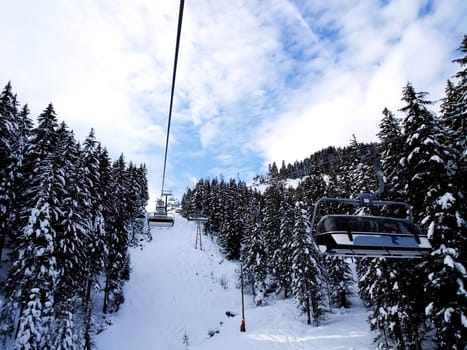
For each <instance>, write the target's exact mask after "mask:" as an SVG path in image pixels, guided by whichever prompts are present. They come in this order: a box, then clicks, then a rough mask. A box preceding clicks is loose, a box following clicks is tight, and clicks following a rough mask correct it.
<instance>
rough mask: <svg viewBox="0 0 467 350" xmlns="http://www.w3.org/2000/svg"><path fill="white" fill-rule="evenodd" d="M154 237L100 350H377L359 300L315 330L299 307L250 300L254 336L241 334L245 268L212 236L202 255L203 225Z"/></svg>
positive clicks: (184, 225) (181, 225) (136, 256)
mask: <svg viewBox="0 0 467 350" xmlns="http://www.w3.org/2000/svg"><path fill="white" fill-rule="evenodd" d="M152 234H153V238H154V239H153V241H152V242H150V243H148V244H147V245H146V247H145V248H144V249H143V250H139V249H135V250H133V251H132V252H131V261H132V274H131V280H130V281H129V282H128V284H127V285H126V288H125V303H124V304H123V306H122V308H121V310H120V311H119V312H118V313H117V314H115V315H114V316H113V323H114V324H113V325H112V326H110V327H109V328H108V329H107V330H106V331H105V332H103V333H101V334H100V335H99V336H98V337H97V339H96V345H97V347H98V349H101V350H118V349H125V350H127V349H139V350H145V349H158V350H177V349H180V350H184V349H191V350H198V349H199V350H200V349H203V350H223V349H225V350H233V349H235V350H238V349H242V350H249V349H251V350H263V349H264V350H270V349H288V350H298V349H301V350H304V349H312V350H314V349H323V350H331V349H336V350H337V349H346V350H349V349H355V350H357V349H374V345H372V335H371V333H370V331H369V325H368V323H367V322H366V311H365V309H364V307H363V306H362V305H361V304H360V303H359V301H358V299H355V300H353V306H352V308H350V309H348V310H345V311H341V310H335V312H334V313H330V314H328V316H327V319H326V320H324V321H323V322H322V324H321V325H320V326H319V327H312V326H309V325H306V323H305V318H304V316H303V315H301V314H300V312H299V311H298V310H297V308H296V306H295V304H294V303H293V300H291V299H288V300H272V301H270V303H269V305H267V306H264V307H256V306H254V305H253V303H252V297H251V295H246V296H245V302H246V307H245V319H246V332H245V333H241V332H240V321H241V294H240V289H239V288H238V269H239V265H238V264H237V263H234V262H230V261H227V260H225V259H223V257H222V254H220V252H219V249H218V247H217V245H216V244H215V243H214V242H211V240H210V239H209V238H208V237H206V236H204V235H203V236H202V238H203V241H202V244H203V250H200V249H199V247H198V249H195V238H196V224H195V223H193V222H189V221H187V220H185V219H183V218H181V217H180V216H177V217H176V222H175V226H174V227H173V228H171V229H167V228H155V229H153V231H152ZM227 311H230V312H232V313H235V314H236V316H235V317H228V316H227V315H226V312H227Z"/></svg>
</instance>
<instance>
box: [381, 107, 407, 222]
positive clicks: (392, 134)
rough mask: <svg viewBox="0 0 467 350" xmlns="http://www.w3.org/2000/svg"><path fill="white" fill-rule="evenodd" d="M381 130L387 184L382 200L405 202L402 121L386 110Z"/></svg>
mask: <svg viewBox="0 0 467 350" xmlns="http://www.w3.org/2000/svg"><path fill="white" fill-rule="evenodd" d="M379 128H380V129H379V132H378V134H377V136H378V137H379V139H380V142H381V144H380V148H381V159H380V164H381V170H382V172H383V174H384V182H385V184H384V192H383V194H382V198H383V199H387V200H392V201H397V200H401V201H404V199H403V193H404V191H403V183H402V182H401V181H400V173H401V171H402V168H401V164H400V159H401V158H402V157H403V153H402V152H403V150H404V142H405V140H404V137H403V136H402V130H401V126H400V120H399V119H398V118H397V117H396V116H395V115H394V113H392V112H391V111H390V110H388V109H387V108H384V110H383V118H382V120H381V122H380V124H379ZM396 210H397V208H396ZM391 215H399V216H401V217H405V215H406V213H399V214H398V213H394V214H393V213H391Z"/></svg>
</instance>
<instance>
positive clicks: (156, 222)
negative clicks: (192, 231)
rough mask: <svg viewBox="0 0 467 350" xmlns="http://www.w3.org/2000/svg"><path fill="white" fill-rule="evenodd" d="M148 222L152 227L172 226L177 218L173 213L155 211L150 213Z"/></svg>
mask: <svg viewBox="0 0 467 350" xmlns="http://www.w3.org/2000/svg"><path fill="white" fill-rule="evenodd" d="M148 222H149V226H151V227H172V226H173V225H174V223H175V219H174V217H173V216H171V215H167V214H157V213H154V214H151V215H149V217H148Z"/></svg>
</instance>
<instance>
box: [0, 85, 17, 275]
mask: <svg viewBox="0 0 467 350" xmlns="http://www.w3.org/2000/svg"><path fill="white" fill-rule="evenodd" d="M18 119H19V118H18V102H17V101H16V96H15V95H13V92H12V87H11V84H10V83H9V82H8V84H7V85H6V86H5V88H4V89H3V91H2V93H1V94H0V266H1V264H2V261H3V259H2V255H3V254H2V253H3V247H4V245H5V243H6V242H7V241H8V239H9V238H10V233H11V230H12V215H13V214H14V207H15V193H14V183H15V181H16V177H17V175H16V173H15V170H16V169H17V167H18V161H17V157H18V154H17V150H16V148H15V146H16V139H17V137H18V128H19V125H18V124H19V120H18Z"/></svg>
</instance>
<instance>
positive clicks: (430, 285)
mask: <svg viewBox="0 0 467 350" xmlns="http://www.w3.org/2000/svg"><path fill="white" fill-rule="evenodd" d="M460 52H461V53H462V54H463V56H462V57H461V58H459V59H456V60H455V61H454V63H455V64H458V65H459V66H460V70H459V71H458V72H457V73H456V74H455V75H454V76H453V77H451V79H449V80H448V81H447V84H446V88H445V96H444V98H443V99H442V100H441V101H440V111H439V113H438V114H436V113H434V112H432V111H431V110H430V106H431V105H433V104H434V102H433V101H430V100H429V99H428V93H426V92H418V91H417V90H416V89H415V87H414V86H413V85H412V84H411V83H407V85H406V86H404V87H403V89H402V98H401V100H402V108H400V110H398V111H396V113H395V112H393V111H390V110H388V109H387V108H384V109H383V112H382V116H381V122H380V124H379V132H378V134H377V136H378V139H379V142H378V143H376V144H373V145H369V144H364V143H361V142H358V140H356V138H355V137H354V138H353V139H352V140H351V142H350V144H349V146H348V147H344V148H336V147H332V146H330V147H328V148H324V149H323V150H321V151H319V152H316V153H314V154H312V155H311V156H310V157H309V158H307V159H305V160H303V161H300V162H299V161H297V162H295V163H294V164H288V165H286V164H285V162H282V166H281V167H280V168H278V167H277V165H276V163H273V164H271V165H270V166H269V171H268V174H267V175H265V176H261V175H258V176H257V177H256V178H255V184H254V185H253V186H249V185H247V184H246V183H245V182H244V181H241V180H238V179H237V180H235V179H230V180H227V181H226V180H224V179H223V178H220V179H218V178H214V179H201V180H199V181H198V182H197V183H196V185H195V186H194V187H193V188H190V189H188V190H187V191H186V193H185V194H184V196H183V199H182V206H183V215H184V216H186V217H190V216H192V215H199V214H203V215H205V216H207V217H208V218H209V221H208V224H207V226H206V231H207V234H209V235H211V236H212V238H213V239H216V240H217V242H218V244H219V246H220V248H221V249H222V251H223V253H224V254H225V256H226V257H227V258H228V259H233V260H237V259H238V260H240V261H241V263H242V266H243V274H244V280H245V283H246V285H247V287H248V291H249V292H250V293H252V294H253V295H254V298H255V301H256V304H257V305H258V306H261V305H264V304H265V303H267V299H268V296H270V295H275V296H280V297H283V298H294V299H295V300H296V302H297V306H298V307H299V308H300V309H301V310H303V312H304V313H305V314H306V315H307V322H308V323H310V324H314V325H315V326H317V325H319V320H320V318H321V317H322V316H323V315H324V314H325V313H326V312H327V311H328V310H329V309H330V308H332V307H347V306H348V302H349V296H351V295H352V293H353V291H354V290H358V294H359V296H360V297H361V298H362V300H363V301H364V302H365V305H366V306H367V307H368V310H369V319H368V322H369V324H370V328H371V329H372V330H373V331H375V334H376V338H375V344H376V346H377V348H378V349H423V348H436V349H459V350H460V349H464V346H465V339H467V293H466V290H465V281H466V278H467V274H466V257H467V246H466V242H467V224H466V221H465V219H466V215H467V213H466V205H465V197H464V194H465V193H466V191H465V190H466V188H465V187H466V181H465V179H466V178H467V177H466V175H467V174H466V170H467V167H466V157H467V153H466V135H467V132H466V129H467V125H466V122H465V121H466V114H467V109H466V99H467V70H466V66H467V36H464V39H463V42H462V44H461V47H460ZM370 147H372V148H374V149H376V150H377V153H378V154H379V161H380V164H381V168H382V170H383V173H384V178H385V191H384V193H383V194H382V197H383V199H388V200H400V201H404V202H407V203H410V205H411V206H412V207H413V211H414V214H415V215H414V221H415V223H416V224H417V225H419V227H420V228H421V230H422V231H423V232H426V234H427V235H428V238H429V240H430V242H431V245H432V247H433V250H432V252H431V253H430V254H429V255H428V256H426V257H424V258H422V259H385V258H355V259H353V260H351V259H348V258H347V259H344V258H342V257H323V256H322V255H321V254H320V253H319V252H318V251H317V249H316V248H315V247H314V245H313V244H311V241H310V240H311V235H310V217H311V215H312V211H313V206H314V203H315V202H316V201H317V200H318V199H319V198H321V197H324V196H328V197H343V198H355V196H356V195H357V194H358V193H360V192H362V191H363V192H372V191H373V190H374V189H376V188H377V186H378V184H377V181H376V175H375V171H374V170H373V167H372V164H371V162H368V160H367V159H366V157H365V153H366V150H367V149H368V148H370ZM292 179H298V180H299V181H296V180H295V183H298V184H297V185H296V186H291V185H290V183H291V182H292V181H290V180H292ZM328 210H329V211H330V212H333V211H335V212H337V211H340V212H345V213H346V214H352V215H354V214H364V212H365V210H368V208H358V209H357V210H356V209H355V208H342V206H341V205H340V204H339V205H334V206H331V207H330V208H328ZM381 211H382V212H380V213H378V214H379V215H389V214H391V215H393V216H395V215H402V214H404V213H402V214H401V213H388V211H387V209H384V208H383V209H382V210H381ZM352 266H355V268H356V273H355V275H356V276H357V280H354V278H353V275H354V274H353V271H352Z"/></svg>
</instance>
